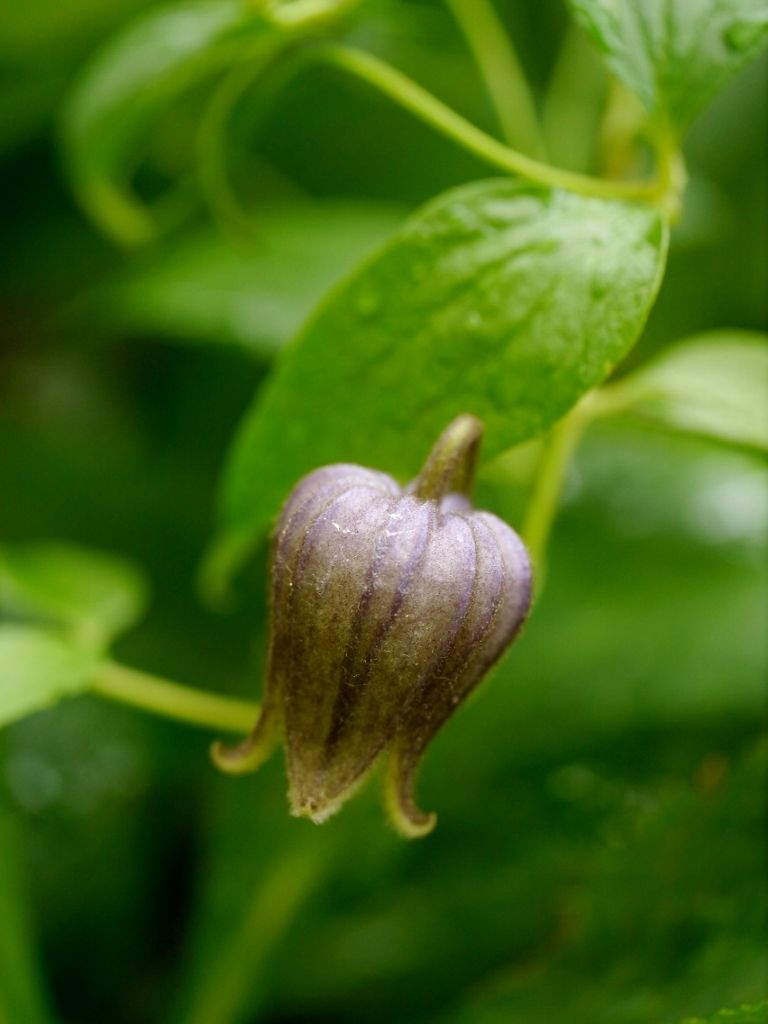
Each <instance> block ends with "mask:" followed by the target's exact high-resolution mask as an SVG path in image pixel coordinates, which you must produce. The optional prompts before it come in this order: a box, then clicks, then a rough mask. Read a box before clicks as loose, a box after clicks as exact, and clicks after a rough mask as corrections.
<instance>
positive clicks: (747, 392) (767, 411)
mask: <svg viewBox="0 0 768 1024" xmlns="http://www.w3.org/2000/svg"><path fill="white" fill-rule="evenodd" d="M766 383H768V335H765V334H760V333H757V332H750V331H712V332H710V333H707V334H701V335H698V336H696V337H694V338H690V339H689V340H686V341H682V342H680V343H679V344H677V345H675V346H673V347H672V348H670V349H668V350H667V351H666V352H665V353H664V354H663V355H662V356H660V357H659V358H658V359H655V360H654V361H653V362H652V363H650V364H649V365H648V366H647V367H644V368H643V369H641V370H639V371H638V372H637V373H634V374H632V375H631V376H630V377H627V378H625V379H624V380H622V381H620V382H619V383H618V384H616V385H614V387H612V388H608V389H606V395H607V397H608V401H609V403H610V401H611V398H610V395H611V392H615V394H616V396H617V398H619V405H618V408H619V409H620V410H622V411H623V410H624V409H626V410H627V411H629V412H635V413H638V414H640V415H641V416H644V417H649V418H651V419H655V420H659V421H660V422H662V423H664V424H666V425H668V426H672V427H675V428H677V429H680V430H684V431H688V432H691V433H695V434H703V435H705V436H707V437H712V438H715V439H716V440H720V441H728V442H730V443H733V444H738V445H744V446H746V447H751V448H759V449H762V450H764V451H765V450H768V408H766V390H765V389H766Z"/></svg>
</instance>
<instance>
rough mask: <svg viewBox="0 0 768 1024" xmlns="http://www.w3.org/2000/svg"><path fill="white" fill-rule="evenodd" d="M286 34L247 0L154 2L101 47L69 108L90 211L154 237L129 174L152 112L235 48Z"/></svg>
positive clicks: (250, 49)
mask: <svg viewBox="0 0 768 1024" xmlns="http://www.w3.org/2000/svg"><path fill="white" fill-rule="evenodd" d="M284 38H286V36H285V34H284V33H283V32H281V31H280V30H279V29H277V28H276V27H275V26H274V25H273V24H271V23H269V22H267V21H265V20H263V19H261V18H260V17H258V16H257V15H256V13H255V11H254V9H253V8H252V7H251V6H250V5H249V4H248V3H246V2H244V0H192V2H184V3H177V4H175V5H173V6H171V7H166V8H164V9H160V10H156V11H152V12H151V13H149V14H147V15H146V16H144V17H142V18H140V19H139V20H137V21H135V22H133V23H132V24H130V25H129V27H128V28H127V29H126V30H125V31H124V32H122V33H121V34H120V35H118V36H117V37H116V38H115V39H114V40H112V41H111V42H110V43H109V44H108V45H107V46H106V47H105V48H104V49H103V50H101V51H100V52H99V53H98V54H97V55H96V57H95V59H94V60H93V61H92V63H91V64H90V66H89V67H88V68H87V70H86V71H85V73H84V74H83V76H82V77H81V78H80V80H79V81H78V82H77V84H76V86H75V89H74V91H73V93H72V94H71V96H70V97H69V100H68V102H67V105H66V107H65V110H64V116H63V141H64V151H65V158H66V162H67V166H68V170H69V175H70V178H71V181H72V185H73V187H74V190H75V192H76V194H77V196H78V198H79V199H80V202H81V203H82V205H83V207H84V208H85V209H86V211H87V212H88V213H89V214H90V215H91V216H92V217H93V219H94V220H95V221H96V222H97V223H99V224H100V225H101V226H102V227H103V228H104V229H105V230H107V231H109V232H110V233H112V234H113V235H114V236H115V237H116V238H117V239H119V240H121V241H123V242H126V243H136V242H143V241H146V240H147V239H149V238H151V237H152V236H153V234H154V233H155V230H156V225H155V223H154V220H153V216H152V213H151V212H150V210H149V209H148V208H147V207H146V206H145V205H144V204H143V203H142V201H141V200H140V199H139V198H138V196H137V195H136V194H135V193H134V192H132V191H131V187H130V184H129V181H130V178H131V176H132V174H133V172H134V169H135V166H136V164H137V162H138V161H139V158H140V156H141V154H142V150H143V145H142V144H143V142H145V141H146V136H147V134H148V133H149V132H150V130H151V126H152V123H153V121H154V120H155V119H156V118H157V117H158V115H159V114H160V113H161V112H162V111H163V109H165V108H167V107H168V106H170V104H171V103H172V101H173V100H174V98H175V97H177V96H179V95H180V94H181V93H183V92H184V91H185V90H186V89H187V88H189V87H190V86H191V85H192V84H193V83H194V82H195V81H197V80H199V79H201V78H204V77H205V76H206V75H210V74H212V73H213V72H216V71H220V70H221V69H222V68H224V67H226V65H227V64H228V63H230V62H231V61H232V60H233V59H234V58H235V57H236V56H237V55H238V53H242V52H244V51H245V50H246V48H247V53H248V57H249V60H251V61H253V62H255V61H258V60H263V61H265V62H266V61H267V60H268V59H269V57H271V56H273V55H274V54H275V53H277V51H278V49H279V48H280V46H281V45H282V42H283V39H284Z"/></svg>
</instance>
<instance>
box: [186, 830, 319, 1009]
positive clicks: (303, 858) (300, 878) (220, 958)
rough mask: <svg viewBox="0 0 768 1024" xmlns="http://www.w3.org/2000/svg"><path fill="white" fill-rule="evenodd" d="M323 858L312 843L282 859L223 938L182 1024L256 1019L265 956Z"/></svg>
mask: <svg viewBox="0 0 768 1024" xmlns="http://www.w3.org/2000/svg"><path fill="white" fill-rule="evenodd" d="M325 864H326V858H325V857H324V856H322V855H320V854H318V851H317V849H316V848H314V847H313V845H312V844H311V843H310V844H309V845H308V846H307V844H306V843H305V844H302V847H301V848H300V849H299V850H298V851H296V852H294V853H293V855H290V854H289V855H288V856H281V857H280V858H279V860H278V862H277V864H276V865H275V867H274V868H273V869H272V871H271V872H269V873H268V874H267V876H266V877H265V878H264V879H263V881H262V882H261V885H260V886H259V888H258V889H257V890H256V892H255V893H254V894H253V896H252V897H251V899H250V901H249V903H248V905H247V906H246V908H245V914H244V917H243V918H242V919H241V921H240V922H239V923H238V924H237V925H236V927H235V930H234V931H233V932H232V933H231V934H230V935H227V936H224V937H222V940H221V943H220V948H219V951H218V954H217V955H216V956H215V957H214V958H213V960H212V961H211V962H210V963H208V964H207V965H206V966H205V967H204V973H203V977H202V979H201V981H200V984H199V988H198V991H197V994H196V996H195V997H194V1000H193V1005H192V1007H191V1009H190V1010H189V1012H188V1013H186V1014H185V1015H184V1016H183V1017H182V1022H183V1024H233V1022H234V1021H240V1020H245V1019H246V1014H247V1019H248V1020H250V1021H254V1020H256V1019H258V1016H259V1002H260V997H263V992H262V989H263V984H264V968H265V962H266V958H267V955H268V954H269V952H270V950H271V949H272V948H273V947H274V945H275V944H276V943H277V942H278V941H279V940H280V938H281V937H282V936H283V934H284V933H285V931H286V930H287V929H288V927H289V926H290V924H291V923H292V921H293V920H294V918H295V916H296V913H297V911H298V910H299V908H300V907H301V906H302V905H303V904H304V902H305V901H306V899H307V896H308V894H309V893H310V892H312V891H313V890H314V888H315V886H316V884H317V881H318V880H319V878H320V876H321V875H322V873H323V870H324V867H325Z"/></svg>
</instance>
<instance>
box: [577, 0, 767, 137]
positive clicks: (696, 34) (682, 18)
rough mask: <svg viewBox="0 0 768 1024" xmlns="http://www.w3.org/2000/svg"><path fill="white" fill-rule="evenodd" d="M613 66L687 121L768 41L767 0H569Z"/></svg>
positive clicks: (652, 107)
mask: <svg viewBox="0 0 768 1024" xmlns="http://www.w3.org/2000/svg"><path fill="white" fill-rule="evenodd" d="M569 2H570V5H571V8H572V10H573V13H574V15H575V16H576V18H577V19H578V20H579V21H580V22H581V23H582V25H584V27H585V28H586V29H587V31H588V32H589V34H590V35H591V37H592V39H593V40H594V41H595V43H596V44H597V45H598V47H599V48H600V49H601V50H602V51H603V52H604V53H605V55H606V59H607V61H608V63H609V65H610V66H611V68H612V70H613V71H614V72H615V73H616V74H617V75H618V77H619V78H621V79H622V81H623V82H624V83H625V84H626V85H628V86H629V88H630V89H631V90H632V91H633V92H634V93H636V95H637V96H638V97H639V98H640V99H641V100H642V102H643V104H644V105H645V107H646V108H647V109H648V110H649V111H650V112H651V113H653V114H663V115H667V116H668V117H669V118H670V119H671V120H672V122H673V123H674V124H676V125H677V126H678V127H679V128H685V127H686V126H687V125H688V124H689V123H690V121H692V120H693V118H694V117H695V116H696V115H697V114H698V113H699V112H700V111H701V110H702V108H703V107H705V106H706V105H707V103H709V101H710V100H711V99H713V98H714V97H715V96H716V95H717V93H719V92H720V91H721V90H722V89H723V88H724V87H725V86H726V85H727V84H728V82H729V81H730V80H731V79H732V78H733V77H734V75H736V74H738V72H739V71H741V69H742V68H743V67H745V66H746V65H747V64H749V63H750V61H752V60H753V59H754V58H755V57H756V56H757V55H758V54H759V53H760V51H761V50H762V49H763V47H764V46H765V44H766V43H767V42H768V6H766V3H765V0H569Z"/></svg>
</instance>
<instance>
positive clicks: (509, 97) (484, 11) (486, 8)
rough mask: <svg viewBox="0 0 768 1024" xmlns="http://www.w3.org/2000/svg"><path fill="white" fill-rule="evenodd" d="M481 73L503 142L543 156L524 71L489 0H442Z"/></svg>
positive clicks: (537, 125)
mask: <svg viewBox="0 0 768 1024" xmlns="http://www.w3.org/2000/svg"><path fill="white" fill-rule="evenodd" d="M446 2H447V4H448V7H449V8H450V9H451V12H452V14H453V16H454V18H455V19H456V21H457V22H458V24H459V27H460V28H461V31H462V32H463V33H464V37H465V38H466V40H467V45H468V46H469V49H470V50H471V52H472V56H473V57H474V59H475V63H476V64H477V67H478V69H479V71H480V74H481V75H482V76H483V80H484V82H485V87H486V89H487V90H488V95H489V97H490V99H491V102H492V103H493V106H494V109H495V111H496V117H497V118H498V121H499V125H500V127H501V131H502V134H503V136H504V138H505V139H506V141H507V142H509V143H511V144H513V145H518V146H519V147H520V149H522V150H523V151H524V152H526V153H531V154H532V155H533V156H544V153H545V146H544V139H543V137H542V134H541V129H540V127H539V118H538V114H537V113H536V107H535V104H534V102H533V97H532V96H531V90H530V88H529V86H528V81H527V79H526V77H525V73H524V71H523V69H522V67H521V66H520V61H519V60H518V56H517V53H516V52H515V49H514V47H513V45H512V41H511V40H510V38H509V35H508V33H507V31H506V29H505V26H504V24H503V23H502V20H501V18H500V17H499V16H498V14H497V13H496V9H495V8H494V6H493V4H492V3H490V0H446Z"/></svg>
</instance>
